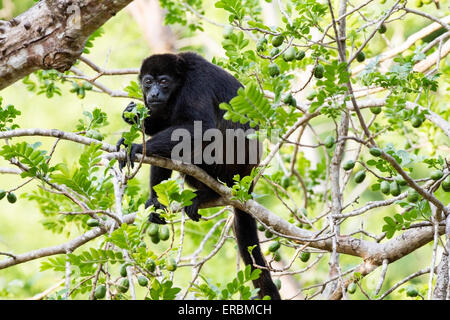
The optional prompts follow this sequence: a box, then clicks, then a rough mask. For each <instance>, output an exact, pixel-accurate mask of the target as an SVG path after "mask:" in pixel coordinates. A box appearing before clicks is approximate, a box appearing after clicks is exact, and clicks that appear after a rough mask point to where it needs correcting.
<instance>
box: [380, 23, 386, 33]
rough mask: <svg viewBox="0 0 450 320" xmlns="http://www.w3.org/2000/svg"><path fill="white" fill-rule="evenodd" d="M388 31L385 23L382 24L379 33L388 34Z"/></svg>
mask: <svg viewBox="0 0 450 320" xmlns="http://www.w3.org/2000/svg"><path fill="white" fill-rule="evenodd" d="M386 31H387V27H386V25H385V24H384V23H383V24H381V26H380V28H379V29H378V32H379V33H386Z"/></svg>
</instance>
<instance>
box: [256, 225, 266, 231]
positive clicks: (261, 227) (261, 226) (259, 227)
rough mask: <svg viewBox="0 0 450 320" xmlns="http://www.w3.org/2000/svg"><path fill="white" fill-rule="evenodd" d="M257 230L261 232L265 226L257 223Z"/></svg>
mask: <svg viewBox="0 0 450 320" xmlns="http://www.w3.org/2000/svg"><path fill="white" fill-rule="evenodd" d="M258 230H259V231H261V232H264V231H266V228H264V226H263V225H262V224H258Z"/></svg>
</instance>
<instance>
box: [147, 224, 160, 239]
mask: <svg viewBox="0 0 450 320" xmlns="http://www.w3.org/2000/svg"><path fill="white" fill-rule="evenodd" d="M158 233H159V226H158V225H157V224H155V223H152V224H151V225H150V226H149V227H148V235H149V236H150V237H155V236H157V235H158Z"/></svg>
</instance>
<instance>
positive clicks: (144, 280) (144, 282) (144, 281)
mask: <svg viewBox="0 0 450 320" xmlns="http://www.w3.org/2000/svg"><path fill="white" fill-rule="evenodd" d="M138 283H139V285H140V286H141V287H146V286H147V285H148V279H147V278H146V277H144V276H139V277H138Z"/></svg>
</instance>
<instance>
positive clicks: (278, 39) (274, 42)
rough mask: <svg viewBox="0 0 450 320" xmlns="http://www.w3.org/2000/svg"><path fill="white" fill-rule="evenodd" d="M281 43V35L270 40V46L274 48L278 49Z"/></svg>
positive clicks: (282, 38)
mask: <svg viewBox="0 0 450 320" xmlns="http://www.w3.org/2000/svg"><path fill="white" fill-rule="evenodd" d="M283 41H284V37H283V36H282V35H279V36H275V37H273V39H272V45H273V46H274V47H279V46H281V45H282V44H283Z"/></svg>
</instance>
